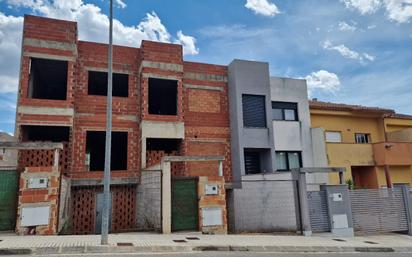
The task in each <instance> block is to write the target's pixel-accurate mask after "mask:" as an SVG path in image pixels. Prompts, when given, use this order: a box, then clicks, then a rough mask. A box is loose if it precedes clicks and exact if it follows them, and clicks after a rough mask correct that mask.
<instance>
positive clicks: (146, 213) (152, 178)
mask: <svg viewBox="0 0 412 257" xmlns="http://www.w3.org/2000/svg"><path fill="white" fill-rule="evenodd" d="M161 181H162V174H161V172H160V171H155V170H151V171H142V175H141V181H140V184H139V185H138V186H137V207H136V208H137V211H136V214H137V218H136V222H137V227H138V229H139V230H144V231H148V230H154V231H160V230H161V228H162V226H161V191H162V190H161Z"/></svg>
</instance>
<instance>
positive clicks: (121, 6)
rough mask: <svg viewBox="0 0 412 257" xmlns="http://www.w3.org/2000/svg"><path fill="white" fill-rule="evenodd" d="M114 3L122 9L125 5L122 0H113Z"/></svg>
mask: <svg viewBox="0 0 412 257" xmlns="http://www.w3.org/2000/svg"><path fill="white" fill-rule="evenodd" d="M115 3H116V4H117V6H119V7H120V8H122V9H124V8H126V7H127V5H126V3H125V2H124V1H122V0H115Z"/></svg>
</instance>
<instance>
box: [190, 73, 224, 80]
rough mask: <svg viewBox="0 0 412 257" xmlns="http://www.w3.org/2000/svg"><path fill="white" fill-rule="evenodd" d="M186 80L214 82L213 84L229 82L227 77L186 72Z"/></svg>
mask: <svg viewBox="0 0 412 257" xmlns="http://www.w3.org/2000/svg"><path fill="white" fill-rule="evenodd" d="M184 78H185V79H193V80H203V81H213V82H227V76H224V75H217V74H207V73H198V72H185V74H184Z"/></svg>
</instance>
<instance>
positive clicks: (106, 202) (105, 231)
mask: <svg viewBox="0 0 412 257" xmlns="http://www.w3.org/2000/svg"><path fill="white" fill-rule="evenodd" d="M109 12H110V14H109V20H110V21H109V60H108V66H109V67H108V69H109V72H108V76H107V113H106V145H105V154H104V182H103V213H102V230H101V231H102V235H101V244H102V245H107V244H109V215H110V213H109V208H110V200H111V197H110V158H111V145H112V77H113V71H112V62H113V0H110V11H109Z"/></svg>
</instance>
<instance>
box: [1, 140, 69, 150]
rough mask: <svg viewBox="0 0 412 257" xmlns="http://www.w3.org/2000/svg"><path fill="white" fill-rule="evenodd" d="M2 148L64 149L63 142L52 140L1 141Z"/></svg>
mask: <svg viewBox="0 0 412 257" xmlns="http://www.w3.org/2000/svg"><path fill="white" fill-rule="evenodd" d="M0 149H18V150H54V149H63V144H62V143H52V142H0Z"/></svg>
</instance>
